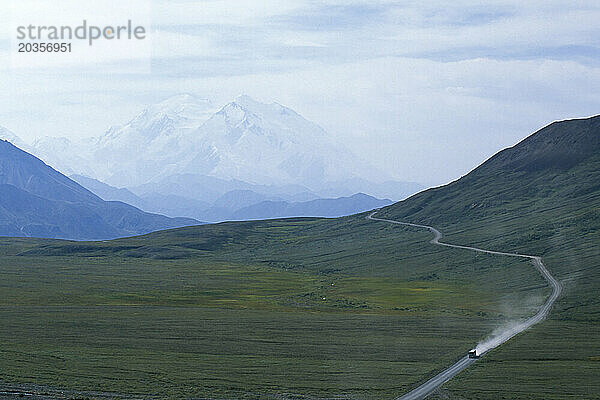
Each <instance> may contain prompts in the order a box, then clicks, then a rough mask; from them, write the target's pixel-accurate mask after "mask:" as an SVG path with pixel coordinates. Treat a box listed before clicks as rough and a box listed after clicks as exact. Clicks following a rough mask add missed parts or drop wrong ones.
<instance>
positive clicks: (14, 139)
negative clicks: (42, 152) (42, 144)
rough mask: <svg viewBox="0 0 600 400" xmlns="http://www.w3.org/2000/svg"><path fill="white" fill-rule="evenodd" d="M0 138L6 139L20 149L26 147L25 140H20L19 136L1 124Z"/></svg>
mask: <svg viewBox="0 0 600 400" xmlns="http://www.w3.org/2000/svg"><path fill="white" fill-rule="evenodd" d="M0 139H1V140H7V141H9V142H11V143H12V144H13V145H15V146H17V147H18V148H20V149H22V150H26V148H27V147H28V146H27V145H26V144H25V142H23V141H22V140H21V138H19V137H18V136H17V135H15V134H14V133H12V132H11V131H9V130H8V129H6V128H5V127H3V126H0Z"/></svg>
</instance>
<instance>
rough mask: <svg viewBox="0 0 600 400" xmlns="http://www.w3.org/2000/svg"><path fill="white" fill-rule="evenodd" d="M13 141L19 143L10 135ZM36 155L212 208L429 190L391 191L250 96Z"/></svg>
mask: <svg viewBox="0 0 600 400" xmlns="http://www.w3.org/2000/svg"><path fill="white" fill-rule="evenodd" d="M2 132H4V131H0V134H1V133H2ZM4 135H5V136H6V137H7V138H8V139H9V140H10V138H13V140H16V139H14V135H12V134H11V136H10V137H9V133H8V132H7V131H6V132H5V133H4ZM26 148H28V150H29V151H30V152H31V153H32V154H34V155H36V156H37V157H39V158H40V159H42V160H43V161H44V162H46V163H47V164H48V165H52V166H53V167H54V168H56V169H57V170H58V171H61V172H62V173H65V174H67V175H83V176H86V177H90V178H94V179H98V180H100V181H102V182H104V183H107V184H110V185H112V186H115V187H118V188H123V187H125V188H129V189H131V190H133V192H135V194H136V195H143V196H150V195H157V194H160V195H167V196H170V195H178V196H182V195H185V197H189V198H192V199H195V200H202V201H207V202H209V203H212V201H214V200H215V199H216V198H218V197H219V196H222V195H223V194H225V193H226V192H227V191H230V190H254V191H256V190H255V189H257V188H259V189H260V190H258V191H257V193H262V194H265V195H276V196H279V197H282V196H283V197H286V196H289V195H294V196H295V195H299V194H306V193H312V195H313V196H315V195H316V196H317V197H340V196H350V195H352V194H354V193H358V192H365V193H370V194H374V193H377V195H378V196H379V197H387V198H392V199H402V198H404V197H406V196H408V195H410V194H412V193H414V192H416V191H417V190H418V189H419V188H420V187H418V186H415V188H414V189H413V188H412V186H411V187H410V188H404V187H402V188H400V189H398V188H392V186H391V185H389V184H388V183H386V184H383V183H382V182H383V181H386V180H388V181H389V180H390V179H391V178H390V177H389V176H386V174H385V172H382V171H379V170H377V169H375V168H374V167H372V166H371V165H370V164H369V163H368V162H365V161H364V160H362V159H360V157H358V156H356V155H355V154H353V153H352V152H351V151H349V150H348V149H346V148H345V147H344V145H343V144H341V143H339V142H338V141H336V140H335V139H334V138H333V137H332V136H331V135H329V134H328V133H327V132H326V131H325V130H324V129H323V128H321V127H320V126H318V125H317V124H315V123H313V122H311V121H309V120H307V119H305V118H304V117H302V116H301V115H300V114H298V113H297V112H295V111H294V110H292V109H290V108H288V107H285V106H283V105H281V104H278V103H271V104H265V103H261V102H258V101H256V100H253V99H252V98H250V97H248V96H239V97H238V98H236V99H235V100H234V101H232V102H230V103H228V104H226V105H225V106H223V107H221V108H220V109H216V108H214V107H213V106H212V105H211V103H210V102H209V101H208V100H205V99H200V98H196V97H194V96H191V95H188V94H183V95H177V96H174V97H171V98H168V99H166V100H165V101H162V102H160V103H157V104H155V105H151V106H149V107H147V108H146V109H145V110H143V111H142V112H141V113H140V114H138V115H137V116H136V117H135V118H133V119H132V120H131V121H129V122H128V123H126V124H123V125H115V126H112V127H110V128H109V129H108V130H107V131H106V132H105V133H104V134H103V135H101V136H100V137H97V138H84V139H81V140H79V141H76V142H75V141H72V140H69V139H66V138H51V137H43V138H40V139H37V140H36V141H35V142H34V143H33V144H32V145H31V146H29V147H26ZM215 182H217V183H215ZM215 185H216V186H215ZM221 186H223V188H221ZM225 187H226V188H225ZM149 188H151V189H152V190H149ZM188 189H189V190H188ZM263 189H264V190H263ZM192 192H193V193H192ZM199 192H202V193H204V194H206V195H200V194H199Z"/></svg>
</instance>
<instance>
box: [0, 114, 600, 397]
mask: <svg viewBox="0 0 600 400" xmlns="http://www.w3.org/2000/svg"><path fill="white" fill-rule="evenodd" d="M598 121H599V120H598V119H597V118H596V119H590V120H586V121H575V122H572V123H562V124H556V125H552V126H550V128H549V129H550V130H546V131H541V132H539V133H538V134H536V135H534V136H532V137H530V138H529V139H527V141H525V142H523V143H522V144H520V145H518V146H516V147H515V148H513V149H509V150H507V151H504V152H502V153H500V154H499V155H497V156H496V157H494V158H493V159H492V160H490V161H489V162H488V163H486V164H484V165H482V166H481V167H480V168H478V169H477V170H475V171H474V172H473V173H471V174H469V175H468V176H466V177H465V178H463V179H461V180H459V181H457V182H454V183H452V184H450V185H447V186H445V187H442V188H437V189H433V190H429V191H426V192H423V193H421V194H419V195H416V196H413V197H412V198H410V199H408V200H406V201H404V202H401V203H397V204H395V205H393V206H390V207H387V208H385V209H383V210H382V211H381V215H382V216H385V217H388V218H394V219H398V220H409V221H414V222H422V223H427V224H431V225H434V226H436V227H438V228H440V229H441V230H442V231H443V232H444V233H445V234H446V235H447V236H446V238H445V239H446V240H447V241H449V242H453V243H465V244H467V243H470V244H475V245H478V246H481V247H486V248H491V249H499V250H505V251H509V250H510V251H521V252H525V253H531V254H538V255H542V256H543V257H544V260H545V262H546V264H547V266H548V268H549V269H550V270H551V271H552V272H553V273H554V274H555V275H556V276H557V277H558V278H560V279H561V281H562V283H563V285H564V287H565V292H564V295H563V296H562V297H561V298H560V299H559V301H558V302H557V303H556V306H555V309H554V311H553V313H552V315H551V317H550V319H549V320H547V321H545V322H544V323H542V324H540V325H538V326H536V327H535V328H534V329H533V330H531V331H530V332H527V333H525V334H522V335H519V336H518V337H516V338H514V339H513V340H511V341H510V342H509V343H508V344H506V345H504V346H502V347H501V348H499V349H497V350H494V351H492V352H490V353H489V354H488V355H486V357H485V358H483V359H482V360H481V361H480V362H478V363H476V364H475V365H474V366H473V368H470V369H469V370H467V371H465V372H464V373H463V374H461V375H459V376H458V377H457V378H456V379H455V380H453V381H451V382H449V383H448V384H447V385H445V387H444V388H443V390H442V391H441V392H440V393H439V394H437V396H438V398H440V399H442V398H457V399H458V398H467V399H497V398H511V399H514V398H523V399H565V398H586V399H591V398H600V395H599V393H600V387H599V384H598V382H600V380H599V379H597V378H598V372H597V371H598V370H600V369H599V368H598V366H599V365H600V364H598V362H599V359H600V349H599V347H598V346H599V343H600V341H599V340H598V338H600V332H598V326H599V324H598V318H599V316H600V314H599V308H600V307H599V305H598V298H597V293H598V290H599V289H600V288H599V287H598V286H600V285H599V283H600V276H598V274H599V273H600V272H599V268H598V263H599V260H600V254H599V248H598V243H600V234H599V227H600V214H599V208H598V207H599V205H600V188H599V186H598V183H597V182H600V176H598V174H599V171H600V168H599V167H600V158H599V156H598V155H600V152H598V151H597V149H595V148H594V147H593V146H595V145H596V144H597V138H598V134H599V133H600V130H599V129H598ZM565 141H566V142H565ZM539 149H543V150H544V151H541V150H539ZM561 149H565V150H564V151H561ZM553 159H555V160H559V162H556V163H554V162H552V161H551V160H553ZM549 160H550V161H549ZM429 239H430V234H429V233H427V232H423V231H422V230H419V229H416V228H407V227H401V226H396V225H392V224H387V223H384V222H374V221H368V220H366V219H365V214H363V215H357V216H352V217H346V218H338V219H314V218H297V219H287V220H271V221H254V222H238V223H224V224H218V225H207V226H199V227H190V228H182V229H177V230H171V231H163V232H157V233H154V234H150V235H146V236H140V237H135V238H129V239H120V240H114V241H109V242H88V243H81V242H79V243H74V242H65V241H52V240H32V239H0V273H1V274H2V278H3V279H2V280H1V281H0V290H1V292H2V294H3V295H2V296H1V297H0V318H1V319H2V321H3V324H1V325H0V343H2V346H1V347H0V376H1V377H2V378H1V379H2V380H4V381H5V382H6V384H11V385H18V386H20V387H25V388H28V387H31V385H32V384H34V383H35V384H37V385H41V387H42V388H45V389H44V390H47V391H52V390H56V389H58V388H60V389H62V390H71V391H73V390H74V391H84V392H111V393H116V394H115V395H114V396H116V397H123V396H127V395H132V394H136V395H138V396H143V397H152V396H155V397H159V398H186V397H187V398H190V397H193V398H265V399H270V398H277V399H281V398H340V396H341V397H343V398H352V399H386V398H387V399H392V398H394V397H395V396H397V395H399V394H402V393H403V392H405V391H406V390H408V389H409V388H411V387H414V386H415V385H417V384H418V383H419V382H421V381H423V380H425V379H427V377H429V376H431V375H432V374H434V373H436V372H437V371H439V370H440V369H441V368H444V367H445V366H447V365H448V364H449V363H451V362H452V361H453V360H455V359H456V358H458V357H461V356H463V355H464V353H465V352H466V351H467V350H468V349H470V348H471V347H472V346H473V345H474V344H476V343H477V342H478V341H479V340H481V339H484V338H485V337H486V336H487V335H489V334H490V333H491V332H492V330H493V329H494V328H496V327H498V326H501V325H503V324H505V323H507V322H510V321H513V320H515V319H518V318H521V317H523V316H527V315H531V314H533V313H534V312H535V310H536V309H537V307H538V306H539V305H540V304H541V303H542V302H543V300H544V298H545V296H546V295H547V294H548V293H549V289H548V288H547V286H546V284H545V282H544V281H543V279H542V278H541V277H540V276H539V274H538V273H537V271H536V270H535V268H534V267H533V266H532V265H531V264H530V263H528V262H526V261H523V260H519V259H515V258H509V257H502V256H495V255H487V254H476V253H473V252H469V251H464V250H460V249H450V248H443V247H441V246H434V245H431V244H429V243H428V242H429ZM87 396H88V397H98V396H99V395H98V394H97V393H95V394H94V393H88V394H87Z"/></svg>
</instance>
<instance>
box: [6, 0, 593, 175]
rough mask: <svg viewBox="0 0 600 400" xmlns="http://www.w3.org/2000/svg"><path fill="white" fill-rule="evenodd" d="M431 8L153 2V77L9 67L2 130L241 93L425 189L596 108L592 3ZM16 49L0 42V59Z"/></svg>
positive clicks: (88, 127) (86, 122) (79, 127)
mask: <svg viewBox="0 0 600 400" xmlns="http://www.w3.org/2000/svg"><path fill="white" fill-rule="evenodd" d="M33 3H35V4H37V3H36V2H33ZM33 3H32V2H28V1H24V2H19V3H18V4H13V5H12V7H13V8H14V9H17V11H18V9H19V8H23V9H25V8H27V9H28V10H36V9H37V8H36V7H33V8H32V4H33ZM109 3H110V2H109ZM438 3H439V2H434V3H428V4H421V3H419V2H408V3H407V2H402V3H400V2H387V1H378V2H365V1H356V2H352V3H350V4H348V3H347V2H339V1H328V2H325V3H323V2H321V3H319V4H317V3H314V2H309V1H290V2H286V3H285V4H281V3H280V2H275V1H264V2H259V3H256V2H236V3H235V4H232V3H229V2H219V1H209V2H188V1H179V2H177V1H176V2H165V1H158V0H157V1H152V2H148V4H151V10H150V14H151V28H152V29H151V32H150V35H151V37H152V59H151V73H150V74H139V75H136V74H128V73H123V74H120V73H115V72H110V73H108V72H103V71H101V70H97V69H94V68H93V67H91V68H90V67H86V66H81V67H72V68H56V67H48V68H43V69H42V68H20V69H12V68H11V67H10V66H9V64H10V63H8V62H6V63H2V65H1V66H0V70H1V73H2V78H0V90H2V91H3V92H4V93H5V94H6V95H5V96H2V100H1V101H2V102H1V103H0V126H4V127H6V128H8V129H9V130H11V131H13V132H14V133H15V134H16V135H18V136H19V137H21V138H22V139H24V140H26V141H31V140H32V139H33V138H36V137H43V136H59V137H60V136H64V137H67V138H71V139H73V138H81V137H90V136H98V135H101V134H102V133H103V132H104V131H106V129H108V127H109V126H111V125H115V124H122V123H126V122H127V121H129V120H131V119H132V118H133V117H135V115H137V114H138V113H139V112H140V111H141V110H143V109H144V108H145V107H146V106H147V105H150V104H154V103H157V102H159V101H161V100H164V99H165V98H168V97H170V96H173V95H177V94H179V93H190V94H192V95H194V96H197V97H199V98H206V99H209V100H210V101H211V102H212V103H213V104H214V105H215V106H216V107H220V106H222V105H224V104H226V103H228V102H229V101H231V100H233V98H235V97H236V96H237V95H239V94H242V93H245V94H248V95H250V96H252V97H253V98H256V99H257V100H259V101H263V102H267V103H270V102H273V101H276V102H278V103H281V104H283V105H285V106H288V107H290V108H292V109H293V110H295V111H297V112H298V113H300V114H301V115H302V116H304V117H305V118H307V119H308V120H311V121H313V122H315V123H317V124H319V125H320V126H322V127H323V128H324V129H326V130H327V131H328V132H329V133H330V134H331V135H332V136H334V137H336V138H337V139H338V140H342V141H343V143H344V144H345V145H347V146H348V147H349V148H350V149H351V150H353V151H354V152H355V153H359V154H361V155H362V157H363V158H367V159H369V160H370V161H371V162H372V163H373V164H374V165H375V166H376V167H378V168H380V169H386V170H388V171H390V173H393V174H394V175H395V176H396V178H397V179H399V180H404V181H416V182H420V183H423V184H425V185H427V186H430V185H438V184H442V183H445V182H448V181H451V180H453V179H456V178H458V177H459V176H461V175H464V174H465V173H467V172H468V171H469V170H471V169H472V168H474V167H475V166H477V165H478V164H479V163H481V162H482V161H484V160H485V159H487V158H489V157H490V156H491V155H493V154H494V153H496V152H497V151H499V150H500V149H502V148H505V147H508V146H512V145H514V144H515V143H517V142H518V141H520V140H522V139H523V138H525V137H526V136H528V135H529V134H531V133H533V132H534V131H536V130H538V129H540V128H542V127H543V126H545V125H547V124H548V123H550V122H552V121H555V120H561V119H571V118H579V117H586V116H590V115H596V114H598V113H599V110H600V98H599V96H598V93H600V64H599V63H598V57H597V55H598V51H599V49H598V46H597V43H596V38H597V37H598V33H600V32H599V31H600V28H599V27H598V24H597V22H596V21H597V20H598V18H600V5H598V4H597V3H594V2H591V1H579V2H572V3H569V5H566V6H565V5H564V4H561V5H559V4H557V3H555V2H546V1H534V2H528V3H527V4H521V3H518V2H512V1H493V2H491V3H489V4H488V5H486V6H485V7H484V6H482V5H479V4H478V2H475V1H461V2H458V3H454V4H452V5H445V6H444V7H440V5H439V4H438ZM107 7H109V6H107ZM40 10H43V12H46V13H50V14H51V15H52V13H54V14H56V15H58V14H67V15H70V14H69V13H70V12H71V11H70V10H69V7H67V6H65V7H64V8H61V9H60V10H58V9H56V10H47V9H43V8H41V9H40ZM13 11H15V10H13ZM34 12H35V11H31V13H34ZM39 12H42V11H39ZM71 14H72V15H71V16H72V17H73V18H75V19H77V17H78V15H79V14H77V13H76V12H74V11H73V12H71ZM33 16H34V15H33V14H32V20H33V19H34V18H33ZM532 20H533V21H535V22H536V23H535V24H533V23H531V21H532ZM0 30H1V31H2V32H4V33H5V37H7V38H8V37H12V33H11V32H10V27H9V26H8V25H6V24H4V23H2V24H0ZM10 51H11V48H10V40H4V41H0V58H2V59H6V60H8V58H9V57H10V54H9V53H10ZM121 62H122V63H123V64H125V63H126V62H127V60H121ZM349 83H350V84H349Z"/></svg>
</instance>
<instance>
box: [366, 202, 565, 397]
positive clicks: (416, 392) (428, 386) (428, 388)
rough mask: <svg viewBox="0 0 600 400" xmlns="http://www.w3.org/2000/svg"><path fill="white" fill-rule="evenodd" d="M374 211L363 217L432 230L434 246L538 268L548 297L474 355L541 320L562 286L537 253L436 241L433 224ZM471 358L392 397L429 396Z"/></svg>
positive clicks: (471, 360) (473, 360)
mask: <svg viewBox="0 0 600 400" xmlns="http://www.w3.org/2000/svg"><path fill="white" fill-rule="evenodd" d="M377 212H378V211H377V210H376V211H374V212H372V213H371V214H369V215H368V216H367V219H370V220H372V221H382V222H388V223H391V224H397V225H405V226H413V227H415V228H423V229H427V230H429V231H430V232H431V233H433V239H431V241H430V243H432V244H436V245H438V246H444V247H452V248H455V249H464V250H471V251H476V252H479V253H487V254H496V255H500V256H508V257H521V258H527V259H529V260H531V261H532V262H533V265H535V267H536V268H537V270H538V271H539V272H540V274H542V276H543V277H544V279H546V281H547V282H548V284H549V285H550V287H551V288H552V293H551V294H550V296H548V298H547V299H546V301H545V302H544V304H543V305H542V306H541V307H540V309H539V310H538V312H537V313H536V314H535V315H534V316H532V317H529V318H527V319H526V320H524V321H522V322H520V323H518V324H516V325H515V326H513V327H511V328H510V329H507V330H505V331H503V332H501V333H499V334H498V335H496V336H494V337H492V338H491V339H490V340H488V341H486V342H484V343H480V344H479V345H478V346H477V354H478V355H483V354H484V353H485V352H487V351H488V350H491V349H493V348H495V347H498V346H500V345H501V344H502V343H505V342H507V341H508V340H510V339H511V338H512V337H514V336H516V335H518V334H519V333H521V332H523V331H525V330H527V329H529V328H531V327H532V326H533V325H535V324H537V323H539V322H541V321H542V320H543V319H544V318H546V316H547V315H548V314H549V313H550V309H551V308H552V305H553V304H554V302H555V301H556V299H557V298H558V296H559V295H560V292H561V291H562V287H561V285H560V283H559V282H558V281H557V280H556V279H554V277H553V276H552V275H551V274H550V272H548V270H547V269H546V267H545V266H544V263H543V262H542V258H541V257H538V256H530V255H527V254H518V253H506V252H503V251H493V250H485V249H480V248H478V247H471V246H460V245H456V244H450V243H442V242H440V239H441V238H442V236H443V235H442V233H441V232H440V231H438V230H437V229H435V228H434V227H431V226H428V225H420V224H412V223H409V222H399V221H394V220H391V219H384V218H375V217H374V215H375V214H377ZM475 361H477V359H476V358H469V357H468V356H465V357H463V358H461V359H460V360H459V361H457V362H456V363H454V364H453V365H451V366H450V367H448V368H446V369H445V370H443V371H442V372H440V373H439V374H437V375H436V376H434V377H433V378H431V379H429V380H428V381H427V382H425V383H423V384H422V385H420V386H418V387H417V388H415V389H413V390H411V391H410V392H408V393H406V394H405V395H403V396H400V397H398V398H397V399H396V400H419V399H424V398H426V397H427V396H429V395H430V394H431V393H432V392H433V391H434V390H436V389H437V388H439V387H440V386H442V385H443V384H444V383H446V382H448V381H449V380H450V379H452V378H453V377H454V376H456V375H457V374H458V373H459V372H461V371H462V370H464V369H465V368H467V367H468V366H469V365H471V364H473V363H474V362H475Z"/></svg>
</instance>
